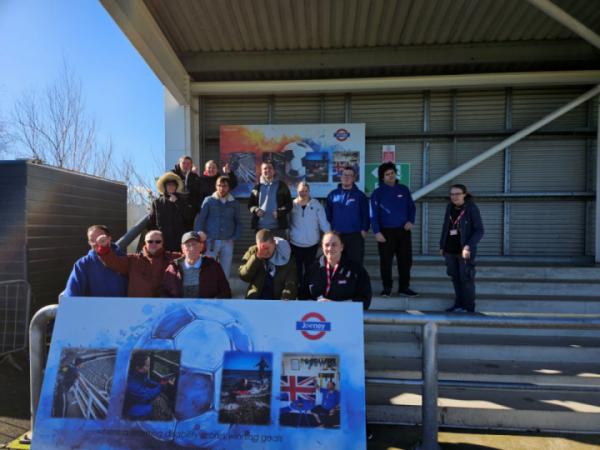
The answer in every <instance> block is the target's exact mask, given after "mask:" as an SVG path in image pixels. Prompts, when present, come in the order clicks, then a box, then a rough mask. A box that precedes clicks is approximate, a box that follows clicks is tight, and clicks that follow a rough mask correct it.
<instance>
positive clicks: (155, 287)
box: [96, 247, 181, 297]
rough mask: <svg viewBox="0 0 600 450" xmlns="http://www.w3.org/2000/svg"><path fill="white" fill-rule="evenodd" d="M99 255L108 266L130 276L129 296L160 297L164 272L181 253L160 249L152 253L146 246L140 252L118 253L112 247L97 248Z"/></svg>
mask: <svg viewBox="0 0 600 450" xmlns="http://www.w3.org/2000/svg"><path fill="white" fill-rule="evenodd" d="M96 253H97V254H98V257H99V258H100V260H101V261H102V263H104V265H105V266H106V267H108V268H109V269H111V270H114V271H115V272H118V273H120V274H123V275H127V276H128V277H129V284H128V286H127V295H128V296H129V297H160V293H161V286H162V279H163V274H164V273H165V270H166V268H167V266H168V265H169V264H170V263H171V262H172V261H173V260H174V259H176V258H180V257H181V253H177V252H165V251H164V250H162V249H161V250H159V251H158V252H157V253H156V254H155V255H151V254H150V253H148V251H147V250H146V247H144V249H143V250H142V252H140V253H134V254H129V255H126V256H120V255H117V254H116V253H115V252H113V251H112V250H111V249H110V247H100V248H98V249H96Z"/></svg>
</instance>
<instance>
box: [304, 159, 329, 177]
mask: <svg viewBox="0 0 600 450" xmlns="http://www.w3.org/2000/svg"><path fill="white" fill-rule="evenodd" d="M303 164H304V167H305V169H306V181H309V182H314V183H326V182H327V180H328V178H327V177H328V175H329V174H328V173H327V168H328V167H329V166H328V165H329V155H328V154H327V152H312V153H307V154H306V156H305V157H304V163H303Z"/></svg>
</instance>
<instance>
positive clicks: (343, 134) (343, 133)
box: [333, 128, 350, 142]
mask: <svg viewBox="0 0 600 450" xmlns="http://www.w3.org/2000/svg"><path fill="white" fill-rule="evenodd" d="M333 137H335V138H336V139H337V140H338V141H342V142H343V141H345V140H346V139H348V138H349V137H350V132H349V131H348V130H346V129H345V128H338V129H337V130H336V131H335V133H333Z"/></svg>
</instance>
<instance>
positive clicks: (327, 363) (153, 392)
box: [31, 298, 366, 450]
mask: <svg viewBox="0 0 600 450" xmlns="http://www.w3.org/2000/svg"><path fill="white" fill-rule="evenodd" d="M89 317H93V318H94V320H93V321H92V320H86V319H85V318H89ZM363 334H364V333H363V320H362V308H361V305H360V304H359V303H343V304H340V303H317V302H283V301H281V302H280V301H269V302H265V301H260V300H259V301H249V300H189V299H134V298H85V299H83V298H63V299H61V303H60V307H59V310H58V315H57V320H56V324H55V327H54V332H53V337H52V343H51V347H50V352H49V355H48V363H47V366H46V370H45V376H44V382H43V387H42V392H41V397H40V402H39V406H38V410H37V416H36V423H35V429H34V433H33V443H32V446H31V448H32V449H34V450H35V449H72V448H85V449H87V450H93V449H113V450H117V449H131V448H140V449H142V448H143V449H165V448H169V449H198V448H203V449H275V448H277V449H279V448H286V450H295V449H298V450H299V449H306V448H310V449H321V448H322V449H349V448H352V449H364V448H366V440H365V389H364V348H363Z"/></svg>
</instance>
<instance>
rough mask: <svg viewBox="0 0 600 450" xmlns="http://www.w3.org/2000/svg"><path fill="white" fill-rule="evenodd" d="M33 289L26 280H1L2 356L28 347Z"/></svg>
mask: <svg viewBox="0 0 600 450" xmlns="http://www.w3.org/2000/svg"><path fill="white" fill-rule="evenodd" d="M30 308H31V290H30V288H29V283H27V281H25V280H9V281H1V282H0V356H2V355H5V354H8V353H13V352H16V351H19V350H23V349H24V348H26V347H27V336H28V333H27V329H28V325H29V311H30Z"/></svg>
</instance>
